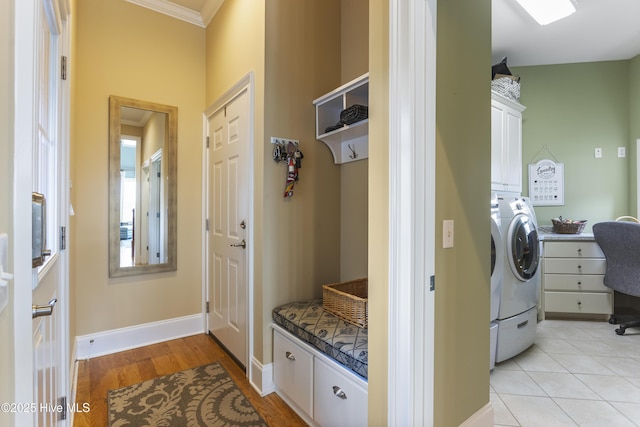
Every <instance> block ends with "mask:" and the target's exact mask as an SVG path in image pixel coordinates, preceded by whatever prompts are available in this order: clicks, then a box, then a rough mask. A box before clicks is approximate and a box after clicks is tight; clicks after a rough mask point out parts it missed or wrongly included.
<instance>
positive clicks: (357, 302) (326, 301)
mask: <svg viewBox="0 0 640 427" xmlns="http://www.w3.org/2000/svg"><path fill="white" fill-rule="evenodd" d="M368 298H369V285H368V281H367V279H366V278H363V279H356V280H350V281H347V282H340V283H333V284H330V285H323V286H322V308H324V309H325V310H327V311H328V312H329V313H332V314H334V315H336V316H338V317H339V318H341V319H343V320H346V321H347V322H349V323H353V324H354V325H356V326H358V327H360V328H366V327H367V326H368V325H369V300H368Z"/></svg>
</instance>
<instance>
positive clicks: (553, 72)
mask: <svg viewBox="0 0 640 427" xmlns="http://www.w3.org/2000/svg"><path fill="white" fill-rule="evenodd" d="M637 62H638V61H636V63H637ZM630 68H631V66H630V61H609V62H593V63H580V64H563V65H545V66H535V67H513V68H512V69H511V71H512V72H513V73H514V74H518V75H520V76H521V78H522V79H521V97H520V102H521V103H522V104H523V105H524V106H526V107H527V109H526V110H525V111H524V113H523V123H522V140H523V144H522V163H523V165H522V167H523V189H522V193H523V194H524V195H528V194H529V188H528V167H527V166H528V164H529V163H535V161H537V160H540V159H541V158H549V157H550V156H551V154H549V152H548V151H545V150H543V148H544V147H545V145H546V146H547V147H548V149H549V151H550V152H551V153H552V155H553V156H555V157H556V159H557V160H558V161H559V162H562V163H564V171H565V194H564V196H565V204H564V206H553V207H549V206H538V207H536V208H535V211H536V215H537V219H538V223H539V224H540V225H543V226H544V225H550V224H551V218H554V217H558V216H560V215H562V217H563V218H571V219H586V220H588V221H589V222H588V226H587V228H586V229H585V231H590V230H591V225H593V224H594V223H596V222H599V221H604V220H610V219H615V218H616V217H618V216H621V215H632V214H635V206H634V205H633V206H632V205H631V204H630V203H629V201H630V200H629V199H630V198H629V194H630V185H629V184H630V182H629V181H630V173H629V171H630V166H629V165H630V164H635V147H634V149H631V138H630V114H629V111H630V90H629V89H630ZM636 68H639V65H636ZM638 74H640V72H639V71H636V75H638ZM636 80H638V78H636ZM636 86H637V84H636ZM636 92H637V91H636ZM637 109H638V108H637V107H636V110H637ZM636 115H637V114H636ZM636 126H637V125H636ZM637 130H638V129H637V128H636V134H637V133H638V132H637ZM633 145H634V146H635V143H634V144H633ZM596 147H600V148H602V158H600V159H596V158H595V156H594V149H595V148H596ZM618 147H625V148H626V151H627V156H626V157H623V158H619V157H618V154H617V152H618ZM541 150H543V152H542V153H540V154H538V153H539V152H540V151H541ZM632 162H633V163H632Z"/></svg>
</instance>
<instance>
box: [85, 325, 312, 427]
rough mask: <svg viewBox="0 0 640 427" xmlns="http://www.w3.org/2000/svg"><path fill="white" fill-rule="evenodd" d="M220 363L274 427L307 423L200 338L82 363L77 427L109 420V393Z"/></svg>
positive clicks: (95, 426) (96, 426)
mask: <svg viewBox="0 0 640 427" xmlns="http://www.w3.org/2000/svg"><path fill="white" fill-rule="evenodd" d="M212 362H219V363H220V364H221V365H222V366H223V367H224V368H225V369H226V370H227V372H229V375H230V376H231V378H233V380H234V381H235V382H236V384H238V387H240V389H241V390H242V392H243V393H244V394H245V396H247V398H249V400H250V401H251V404H252V405H253V406H254V407H255V408H256V410H257V411H258V412H259V413H260V415H261V416H262V417H263V418H264V420H265V421H266V422H267V424H268V425H269V426H292V427H293V426H306V425H307V424H306V423H305V422H304V421H303V420H302V419H301V418H300V417H299V416H298V415H297V414H296V413H295V412H293V410H292V409H291V408H289V406H287V404H286V403H284V402H283V401H282V399H280V397H279V396H278V395H277V394H276V393H271V394H269V395H268V396H265V397H261V396H260V395H259V394H258V392H256V391H255V390H254V389H253V387H251V385H250V384H249V381H248V380H247V378H246V376H245V373H244V372H243V371H242V370H241V369H240V368H239V367H238V365H236V364H235V363H234V362H233V360H232V359H231V358H230V357H229V355H228V354H227V353H226V352H225V351H224V350H223V349H222V348H221V347H220V346H219V345H218V344H217V343H216V342H215V341H214V340H213V339H212V338H211V337H209V336H208V335H205V334H200V335H194V336H191V337H186V338H180V339H177V340H172V341H167V342H163V343H159V344H154V345H150V346H147V347H140V348H136V349H133V350H127V351H123V352H120V353H115V354H110V355H107V356H102V357H96V358H93V359H89V360H82V361H80V362H78V385H77V392H76V403H77V407H78V408H80V409H82V408H83V404H85V403H88V404H89V407H90V408H91V409H90V411H88V412H77V413H76V414H75V418H74V426H75V427H85V426H86V427H103V426H105V427H106V426H107V425H108V421H107V391H108V390H111V389H117V388H121V387H125V386H128V385H132V384H136V383H139V382H142V381H146V380H150V379H152V378H155V377H159V376H162V375H168V374H172V373H174V372H179V371H182V370H185V369H189V368H193V367H196V366H201V365H206V364H208V363H212Z"/></svg>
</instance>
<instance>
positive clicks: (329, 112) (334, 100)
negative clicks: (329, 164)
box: [313, 73, 369, 164]
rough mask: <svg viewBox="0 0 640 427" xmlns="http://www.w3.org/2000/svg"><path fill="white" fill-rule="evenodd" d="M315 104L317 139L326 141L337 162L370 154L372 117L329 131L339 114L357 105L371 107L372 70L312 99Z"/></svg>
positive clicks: (360, 158) (338, 118)
mask: <svg viewBox="0 0 640 427" xmlns="http://www.w3.org/2000/svg"><path fill="white" fill-rule="evenodd" d="M313 104H314V105H315V106H316V139H318V140H320V141H322V142H324V143H325V144H327V146H328V147H329V149H330V150H331V153H332V154H333V160H334V162H335V163H336V164H342V163H348V162H353V161H356V160H362V159H366V158H368V157H369V120H368V119H365V120H361V121H359V122H356V123H353V124H351V125H343V126H342V127H340V128H338V129H333V130H330V131H329V132H327V131H326V130H327V129H328V128H331V127H333V126H335V125H337V124H338V123H339V122H340V113H341V112H342V111H343V110H344V109H346V108H348V107H350V106H352V105H355V104H358V105H365V106H367V107H368V106H369V73H366V74H364V75H362V76H360V77H358V78H356V79H354V80H352V81H350V82H349V83H346V84H344V85H342V86H340V87H339V88H337V89H335V90H334V91H332V92H330V93H328V94H326V95H324V96H321V97H320V98H318V99H316V100H315V101H313Z"/></svg>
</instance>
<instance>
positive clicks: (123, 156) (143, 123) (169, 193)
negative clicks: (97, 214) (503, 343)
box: [109, 95, 178, 277]
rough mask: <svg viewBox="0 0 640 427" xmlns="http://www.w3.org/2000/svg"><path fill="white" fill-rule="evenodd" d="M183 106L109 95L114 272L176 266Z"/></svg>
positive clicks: (144, 271) (111, 263)
mask: <svg viewBox="0 0 640 427" xmlns="http://www.w3.org/2000/svg"><path fill="white" fill-rule="evenodd" d="M177 136H178V108H177V107H171V106H168V105H162V104H156V103H152V102H145V101H139V100H135V99H129V98H123V97H119V96H113V95H112V96H110V97H109V277H121V276H132V275H138V274H148V273H160V272H166V271H175V270H176V269H177V266H178V262H177V188H178V187H177V184H178V182H177V181H178V176H177V172H178V165H177V142H178V138H177Z"/></svg>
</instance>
